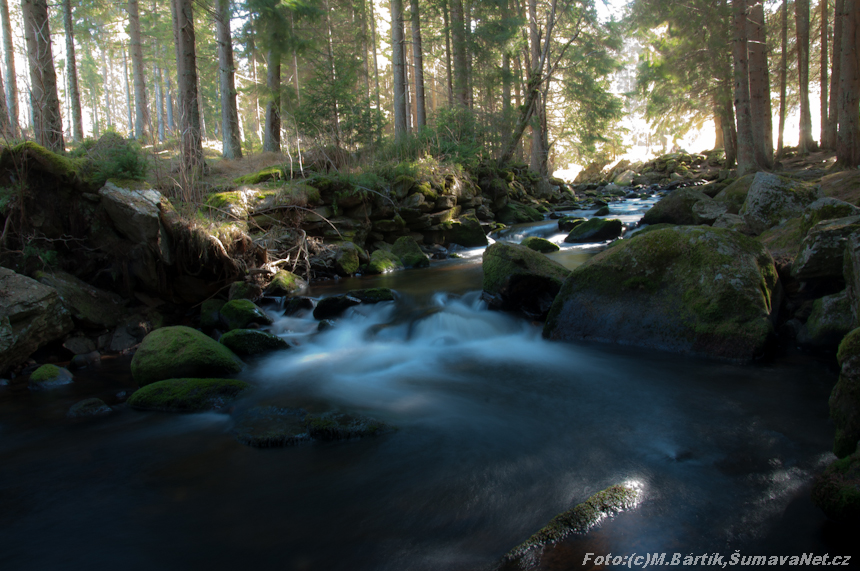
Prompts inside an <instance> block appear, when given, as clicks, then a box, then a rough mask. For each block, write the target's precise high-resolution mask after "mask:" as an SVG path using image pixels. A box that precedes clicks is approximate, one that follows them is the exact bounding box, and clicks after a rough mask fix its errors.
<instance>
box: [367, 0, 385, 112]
mask: <svg viewBox="0 0 860 571" xmlns="http://www.w3.org/2000/svg"><path fill="white" fill-rule="evenodd" d="M370 33H371V39H372V40H373V77H374V80H375V81H376V110H377V111H381V110H382V103H381V102H380V95H379V61H378V59H377V57H376V12H374V9H373V2H372V1H371V2H370Z"/></svg>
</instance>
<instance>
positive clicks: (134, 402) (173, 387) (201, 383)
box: [128, 379, 250, 412]
mask: <svg viewBox="0 0 860 571" xmlns="http://www.w3.org/2000/svg"><path fill="white" fill-rule="evenodd" d="M249 388H250V385H249V384H248V383H246V382H245V381H237V380H235V379H167V380H164V381H158V382H156V383H152V384H149V385H146V386H145V387H143V388H141V389H139V390H137V391H135V393H134V394H133V395H131V397H130V398H129V399H128V405H129V406H130V407H132V408H136V409H138V410H156V411H160V412H204V411H209V410H216V411H217V410H221V409H223V408H224V407H226V406H227V405H228V404H230V403H231V402H233V401H234V400H236V399H237V398H239V397H240V396H241V395H242V393H244V392H245V391H247V390H248V389H249Z"/></svg>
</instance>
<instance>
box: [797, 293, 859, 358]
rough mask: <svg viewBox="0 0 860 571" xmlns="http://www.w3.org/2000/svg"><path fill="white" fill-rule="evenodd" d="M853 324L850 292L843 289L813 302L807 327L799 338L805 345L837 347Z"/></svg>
mask: <svg viewBox="0 0 860 571" xmlns="http://www.w3.org/2000/svg"><path fill="white" fill-rule="evenodd" d="M853 324H854V315H853V314H852V312H851V302H850V301H849V300H848V293H847V292H846V291H844V290H843V291H841V292H840V293H838V294H834V295H828V296H824V297H821V298H818V299H816V300H815V302H813V304H812V313H810V314H809V317H808V318H807V320H806V325H805V328H804V330H803V331H802V334H801V335H798V338H797V340H798V342H800V343H801V344H803V345H813V346H816V347H827V346H831V347H836V346H837V345H839V343H840V342H841V341H842V338H843V337H845V335H847V334H848V333H849V332H850V331H851V329H852V328H853Z"/></svg>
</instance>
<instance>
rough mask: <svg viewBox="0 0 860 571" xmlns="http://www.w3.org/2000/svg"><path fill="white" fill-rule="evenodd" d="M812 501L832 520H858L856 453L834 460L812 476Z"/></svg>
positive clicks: (859, 464) (859, 477)
mask: <svg viewBox="0 0 860 571" xmlns="http://www.w3.org/2000/svg"><path fill="white" fill-rule="evenodd" d="M812 501H813V503H815V505H817V506H818V507H819V508H821V510H822V511H823V512H824V513H825V514H826V515H827V517H829V518H830V519H832V520H835V521H839V522H845V523H853V522H856V521H857V520H858V519H860V452H858V453H854V454H852V455H851V456H848V457H846V458H842V459H841V460H836V461H835V462H833V463H832V464H830V466H828V467H827V468H826V469H825V470H824V472H823V473H822V474H819V475H818V476H816V478H815V480H814V481H813V485H812Z"/></svg>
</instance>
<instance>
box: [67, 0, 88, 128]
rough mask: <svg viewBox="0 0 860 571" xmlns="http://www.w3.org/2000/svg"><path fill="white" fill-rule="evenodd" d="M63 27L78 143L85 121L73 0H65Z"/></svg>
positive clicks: (73, 121) (70, 94) (71, 101)
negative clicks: (76, 56)
mask: <svg viewBox="0 0 860 571" xmlns="http://www.w3.org/2000/svg"><path fill="white" fill-rule="evenodd" d="M63 28H64V31H65V33H66V78H67V79H66V81H68V84H69V105H70V106H71V116H72V117H71V119H72V140H73V141H74V142H76V143H78V142H80V141H81V140H83V138H84V123H83V119H82V118H81V92H80V90H79V89H78V66H77V64H76V62H75V28H74V26H73V25H72V2H71V0H63Z"/></svg>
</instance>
